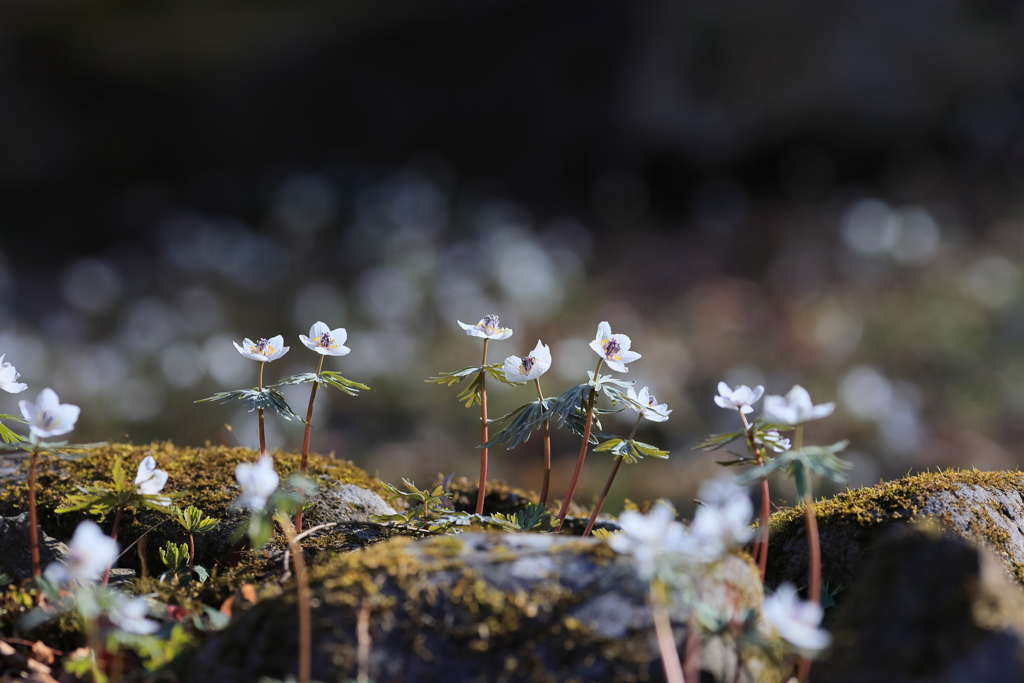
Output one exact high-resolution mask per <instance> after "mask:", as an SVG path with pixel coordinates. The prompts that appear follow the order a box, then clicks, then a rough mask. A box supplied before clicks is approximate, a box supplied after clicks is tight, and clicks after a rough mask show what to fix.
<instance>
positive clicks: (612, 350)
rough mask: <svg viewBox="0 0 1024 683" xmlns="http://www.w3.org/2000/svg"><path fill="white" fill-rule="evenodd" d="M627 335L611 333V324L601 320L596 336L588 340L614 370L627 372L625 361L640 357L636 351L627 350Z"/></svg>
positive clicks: (628, 361) (591, 346)
mask: <svg viewBox="0 0 1024 683" xmlns="http://www.w3.org/2000/svg"><path fill="white" fill-rule="evenodd" d="M629 345H630V341H629V337H627V336H626V335H624V334H612V326H611V325H609V324H608V323H607V322H602V323H601V324H600V325H598V326H597V337H595V338H594V341H592V342H590V348H592V349H594V353H596V354H597V355H599V356H601V358H604V362H605V363H606V364H607V365H608V367H610V368H611V369H612V370H614V371H615V372H629V369H628V368H627V367H626V363H632V362H633V361H635V360H637V359H638V358H640V357H641V356H640V354H639V353H637V352H636V351H630V350H629Z"/></svg>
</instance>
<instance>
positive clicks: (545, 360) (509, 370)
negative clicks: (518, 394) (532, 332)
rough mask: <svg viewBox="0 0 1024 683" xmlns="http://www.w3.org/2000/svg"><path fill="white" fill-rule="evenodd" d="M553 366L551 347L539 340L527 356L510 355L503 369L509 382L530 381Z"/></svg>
mask: <svg viewBox="0 0 1024 683" xmlns="http://www.w3.org/2000/svg"><path fill="white" fill-rule="evenodd" d="M550 367H551V348H550V347H548V346H547V345H546V344H542V343H541V341H540V340H539V339H538V340H537V346H535V347H534V349H533V351H531V352H530V355H529V356H527V357H526V358H523V359H520V358H519V356H509V357H508V358H506V359H505V365H504V366H503V367H502V370H503V371H504V372H505V379H507V380H508V381H509V382H529V381H530V380H534V379H537V378H538V377H540V376H541V375H543V374H544V373H545V372H547V371H548V369H549V368H550Z"/></svg>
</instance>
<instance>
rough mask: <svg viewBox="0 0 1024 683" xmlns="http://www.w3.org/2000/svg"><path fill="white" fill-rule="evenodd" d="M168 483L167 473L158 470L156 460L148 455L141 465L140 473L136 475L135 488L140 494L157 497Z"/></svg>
mask: <svg viewBox="0 0 1024 683" xmlns="http://www.w3.org/2000/svg"><path fill="white" fill-rule="evenodd" d="M166 483H167V473H166V472H164V471H163V470H158V469H157V468H156V458H154V457H153V456H152V455H147V456H146V457H145V458H143V459H142V462H140V463H139V471H138V472H137V473H136V474H135V486H136V488H137V489H138V491H139V493H141V494H144V495H147V496H155V495H156V494H158V493H160V492H161V491H162V490H163V488H164V484H166Z"/></svg>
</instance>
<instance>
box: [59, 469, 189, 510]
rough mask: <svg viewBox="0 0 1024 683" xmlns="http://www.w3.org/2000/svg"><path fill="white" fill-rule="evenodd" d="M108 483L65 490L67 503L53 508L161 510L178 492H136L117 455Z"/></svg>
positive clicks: (178, 494)
mask: <svg viewBox="0 0 1024 683" xmlns="http://www.w3.org/2000/svg"><path fill="white" fill-rule="evenodd" d="M111 477H112V479H111V483H110V484H101V485H98V486H76V487H75V488H76V489H78V491H79V492H78V493H72V494H69V495H68V497H67V500H68V505H67V506H65V507H61V508H57V509H56V510H55V512H57V513H65V512H77V511H78V510H88V511H89V512H90V513H91V514H94V515H99V516H101V517H103V516H105V515H106V514H108V513H109V512H111V511H113V510H116V509H118V508H126V507H133V508H149V509H151V510H156V511H157V512H163V513H165V514H173V513H172V512H171V508H170V507H169V506H170V503H171V498H177V497H179V496H180V495H181V494H180V493H163V492H161V493H158V494H145V493H139V491H138V488H137V487H136V485H135V482H134V481H133V480H131V479H129V475H128V474H126V473H125V471H124V467H123V466H122V464H121V459H120V458H118V459H117V460H115V461H114V467H113V468H112V469H111Z"/></svg>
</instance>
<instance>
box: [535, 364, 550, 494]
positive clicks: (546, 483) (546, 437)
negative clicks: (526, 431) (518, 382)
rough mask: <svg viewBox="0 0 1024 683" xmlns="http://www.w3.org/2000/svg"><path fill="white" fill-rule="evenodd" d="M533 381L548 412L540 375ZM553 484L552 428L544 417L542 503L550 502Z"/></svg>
mask: <svg viewBox="0 0 1024 683" xmlns="http://www.w3.org/2000/svg"><path fill="white" fill-rule="evenodd" d="M533 383H534V384H536V385H537V397H538V398H539V399H540V403H541V409H542V410H543V411H544V412H545V413H546V412H547V408H545V407H544V392H542V391H541V390H540V377H537V378H536V379H534V380H533ZM550 485H551V430H550V428H549V427H548V419H547V418H544V482H543V483H542V484H541V488H540V504H541V505H544V506H547V504H548V488H549V487H550Z"/></svg>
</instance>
